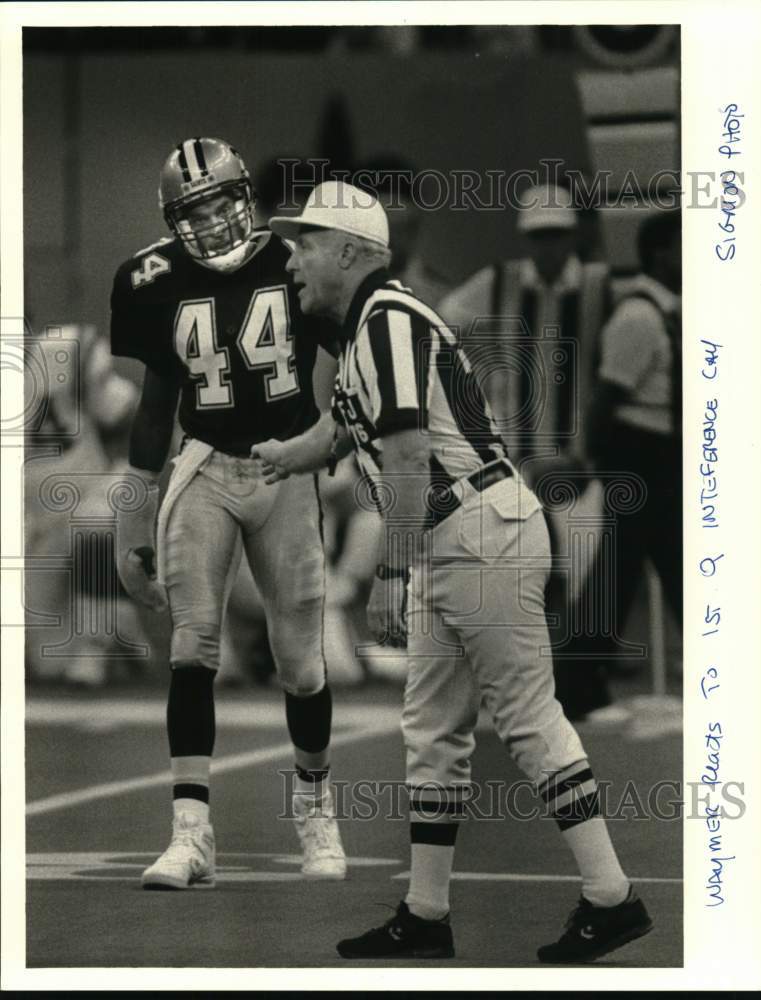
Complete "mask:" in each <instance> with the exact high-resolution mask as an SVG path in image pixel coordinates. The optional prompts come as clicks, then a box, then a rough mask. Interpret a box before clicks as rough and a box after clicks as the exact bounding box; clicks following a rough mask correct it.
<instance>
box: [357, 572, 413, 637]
mask: <svg viewBox="0 0 761 1000" xmlns="http://www.w3.org/2000/svg"><path fill="white" fill-rule="evenodd" d="M406 596H407V581H406V579H405V578H404V577H392V578H390V579H388V580H379V579H377V578H376V579H375V581H374V583H373V589H372V590H371V591H370V599H369V601H368V602H367V624H368V625H369V626H370V631H371V632H372V633H373V635H374V636H375V638H376V639H377V640H378V642H385V643H388V644H389V645H391V646H404V645H406V642H407V627H406V624H405V620H404V615H405V610H406Z"/></svg>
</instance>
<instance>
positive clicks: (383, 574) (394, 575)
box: [375, 563, 409, 580]
mask: <svg viewBox="0 0 761 1000" xmlns="http://www.w3.org/2000/svg"><path fill="white" fill-rule="evenodd" d="M375 575H376V576H377V577H378V579H379V580H406V579H407V577H408V575H409V570H407V569H394V567H393V566H387V565H386V564H385V563H378V565H377V566H376V567H375Z"/></svg>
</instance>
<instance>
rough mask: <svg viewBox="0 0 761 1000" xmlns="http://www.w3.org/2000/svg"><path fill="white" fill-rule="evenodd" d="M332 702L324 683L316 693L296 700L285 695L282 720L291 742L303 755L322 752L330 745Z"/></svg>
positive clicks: (294, 696) (292, 696) (291, 696)
mask: <svg viewBox="0 0 761 1000" xmlns="http://www.w3.org/2000/svg"><path fill="white" fill-rule="evenodd" d="M332 718H333V700H332V698H331V695H330V688H329V687H328V684H327V681H326V682H325V685H324V687H323V688H321V690H319V691H318V692H317V694H310V695H307V696H306V697H305V698H299V697H297V696H296V695H294V694H291V693H290V692H289V691H286V692H285V719H286V722H287V724H288V732H289V733H290V737H291V741H292V743H293V745H294V746H295V747H296V748H297V749H298V750H303V751H304V752H305V753H322V751H323V750H324V749H325V748H326V747H327V746H328V744H329V743H330V726H331V722H332Z"/></svg>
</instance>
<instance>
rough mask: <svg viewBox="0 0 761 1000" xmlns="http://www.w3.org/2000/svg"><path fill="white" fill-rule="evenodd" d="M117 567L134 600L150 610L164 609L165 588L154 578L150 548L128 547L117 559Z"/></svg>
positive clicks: (126, 588)
mask: <svg viewBox="0 0 761 1000" xmlns="http://www.w3.org/2000/svg"><path fill="white" fill-rule="evenodd" d="M118 569H119V579H120V580H121V581H122V584H123V585H124V589H125V590H126V591H127V593H128V594H129V596H130V597H131V598H132V599H133V600H134V601H137V602H138V604H142V605H143V607H146V608H150V610H151V611H156V612H161V611H166V609H167V607H168V602H167V599H166V588H165V587H163V586H162V585H161V584H160V583H158V581H157V580H156V567H155V553H154V551H153V549H152V548H149V547H148V546H141V547H140V548H138V549H129V550H128V551H127V552H126V553H125V554H124V555H123V556H122V558H121V559H120V560H119V566H118Z"/></svg>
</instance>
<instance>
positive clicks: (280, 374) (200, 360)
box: [174, 285, 299, 409]
mask: <svg viewBox="0 0 761 1000" xmlns="http://www.w3.org/2000/svg"><path fill="white" fill-rule="evenodd" d="M236 347H237V349H238V350H239V351H240V353H241V355H242V357H243V360H244V362H245V364H246V367H247V368H248V369H249V371H254V370H257V369H269V373H268V374H267V375H266V377H265V380H264V381H265V389H266V393H267V401H268V402H272V400H275V399H282V398H283V397H285V396H290V395H293V394H294V393H297V392H298V391H299V382H298V377H297V375H296V371H295V364H294V352H293V337H292V334H291V330H290V315H289V312H288V296H287V292H286V288H285V286H284V285H278V286H275V287H273V288H259V289H257V290H256V291H255V292H254V294H253V295H252V297H251V301H250V303H249V306H248V310H247V312H246V317H245V319H244V320H243V324H242V326H241V329H240V333H239V334H238V337H237V340H236ZM174 349H175V351H176V352H177V355H178V357H179V358H180V359H181V360H182V361H183V362H184V364H185V365H186V366H187V368H188V371H189V372H190V374H191V375H192V376H193V377H194V378H196V379H198V384H197V385H196V405H197V406H198V408H199V409H228V408H230V407H233V406H235V400H234V399H233V389H232V385H231V384H230V353H229V352H230V348H228V347H220V345H219V341H218V338H217V324H216V313H215V308H214V299H213V298H207V299H190V300H185V301H183V302H181V303H180V304H179V306H178V308H177V313H176V316H175V320H174Z"/></svg>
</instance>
